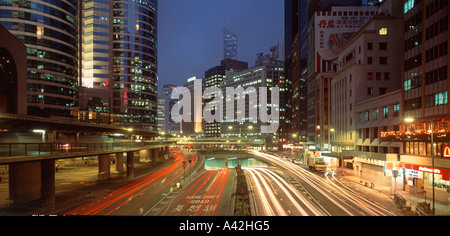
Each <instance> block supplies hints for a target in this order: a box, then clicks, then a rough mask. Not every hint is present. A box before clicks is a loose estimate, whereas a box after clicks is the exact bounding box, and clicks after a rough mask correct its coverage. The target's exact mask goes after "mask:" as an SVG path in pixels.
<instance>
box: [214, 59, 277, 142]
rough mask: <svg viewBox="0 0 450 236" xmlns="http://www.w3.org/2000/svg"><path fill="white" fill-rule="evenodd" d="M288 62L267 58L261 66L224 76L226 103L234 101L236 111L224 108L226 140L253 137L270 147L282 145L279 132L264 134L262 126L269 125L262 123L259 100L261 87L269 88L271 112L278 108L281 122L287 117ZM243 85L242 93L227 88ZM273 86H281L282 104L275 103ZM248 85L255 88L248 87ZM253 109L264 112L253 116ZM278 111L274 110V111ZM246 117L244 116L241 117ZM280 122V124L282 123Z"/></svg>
mask: <svg viewBox="0 0 450 236" xmlns="http://www.w3.org/2000/svg"><path fill="white" fill-rule="evenodd" d="M284 83H285V78H284V63H283V62H282V61H277V60H274V59H267V60H265V61H264V62H263V63H262V64H261V65H259V66H254V67H251V68H248V69H245V70H241V71H235V70H229V71H227V73H226V77H225V78H224V79H223V82H222V85H221V88H222V94H223V96H224V101H223V106H224V107H226V109H228V108H229V107H228V106H227V104H226V103H229V102H231V101H233V102H234V111H233V112H229V111H228V110H227V111H225V109H224V120H223V122H222V123H220V124H219V127H220V136H221V137H222V138H226V139H234V140H240V139H242V140H244V139H246V140H252V141H261V139H263V140H265V143H266V145H267V146H268V147H272V146H273V145H277V144H278V137H279V135H278V132H275V133H269V134H262V133H261V128H260V127H261V125H267V124H266V123H262V122H261V121H260V119H258V117H260V116H261V113H259V112H260V111H259V110H258V109H260V106H261V103H258V101H260V100H259V96H258V95H259V88H261V87H266V88H267V96H268V98H267V110H270V111H271V112H273V111H274V109H277V110H278V114H279V117H277V118H278V121H273V122H281V121H283V120H284V119H285V113H284V110H282V105H283V104H284V99H283V96H282V94H283V92H284ZM227 87H231V88H234V89H236V88H239V87H241V88H243V89H244V91H245V92H244V93H242V94H233V95H230V94H227V93H226V90H227V89H226V88H227ZM273 87H279V88H280V96H279V103H278V104H275V103H272V101H273V100H272V97H271V92H270V91H269V90H270V89H271V88H273ZM248 88H255V90H252V89H250V90H247V89H248ZM240 107H245V110H240V109H239V108H240ZM252 110H253V111H256V112H257V114H260V115H259V116H258V117H252V116H251V115H250V114H252ZM231 113H232V114H234V117H228V116H227V114H231ZM272 114H274V113H272ZM241 116H242V117H241ZM278 125H279V123H278Z"/></svg>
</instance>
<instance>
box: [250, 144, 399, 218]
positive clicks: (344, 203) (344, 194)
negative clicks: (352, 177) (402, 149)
mask: <svg viewBox="0 0 450 236" xmlns="http://www.w3.org/2000/svg"><path fill="white" fill-rule="evenodd" d="M254 154H255V155H257V156H259V157H262V158H265V159H267V160H269V161H271V162H272V163H274V164H276V165H278V166H280V167H282V168H284V169H286V170H288V171H289V172H290V173H291V174H293V175H294V176H295V177H296V178H299V179H301V180H303V181H305V182H306V183H307V184H309V185H311V186H312V187H314V189H315V190H317V191H318V192H319V193H320V194H322V195H323V196H325V197H326V198H327V199H328V200H329V201H331V202H332V203H333V204H335V205H336V206H338V207H339V208H340V209H341V210H343V211H344V212H345V213H346V214H348V215H354V212H355V211H356V212H357V213H358V214H361V215H366V214H368V215H395V214H394V213H392V212H390V211H388V210H387V209H385V208H383V207H382V206H379V205H377V204H375V203H373V202H371V201H369V200H367V199H365V198H363V197H361V196H358V194H357V193H355V192H354V191H352V190H351V189H349V188H348V187H347V186H345V185H343V184H342V183H340V181H339V180H337V179H336V178H335V177H334V176H333V177H332V178H333V180H334V181H332V179H330V177H329V176H328V175H327V174H326V175H325V177H326V179H324V178H322V177H320V176H318V175H316V174H313V173H311V172H310V171H308V170H305V169H303V168H302V167H300V166H298V165H294V164H292V163H290V162H287V161H284V160H280V159H279V158H277V157H275V156H272V155H268V154H265V153H261V152H257V151H255V152H254ZM335 182H337V183H340V185H342V186H343V187H340V186H339V185H337V184H336V183H335ZM333 192H334V193H333ZM350 202H351V203H353V204H349V203H350ZM358 208H360V209H358Z"/></svg>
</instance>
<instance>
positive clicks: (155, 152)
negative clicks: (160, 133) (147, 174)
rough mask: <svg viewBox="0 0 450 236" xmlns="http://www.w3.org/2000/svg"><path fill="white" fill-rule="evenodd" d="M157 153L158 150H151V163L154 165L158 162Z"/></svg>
mask: <svg viewBox="0 0 450 236" xmlns="http://www.w3.org/2000/svg"><path fill="white" fill-rule="evenodd" d="M158 154H159V153H158V148H153V149H152V158H153V162H154V163H156V162H158V161H159V159H158V156H159V155H158Z"/></svg>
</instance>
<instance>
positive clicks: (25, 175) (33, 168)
mask: <svg viewBox="0 0 450 236" xmlns="http://www.w3.org/2000/svg"><path fill="white" fill-rule="evenodd" d="M41 196H42V194H41V162H40V161H35V162H22V163H11V164H9V198H10V199H12V200H13V201H14V203H22V202H29V201H34V200H39V199H41Z"/></svg>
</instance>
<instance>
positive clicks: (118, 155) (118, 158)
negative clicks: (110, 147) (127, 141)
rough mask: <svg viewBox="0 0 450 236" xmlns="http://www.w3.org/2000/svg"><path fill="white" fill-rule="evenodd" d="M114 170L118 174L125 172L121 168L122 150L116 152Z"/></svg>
mask: <svg viewBox="0 0 450 236" xmlns="http://www.w3.org/2000/svg"><path fill="white" fill-rule="evenodd" d="M116 171H117V172H119V173H120V174H122V173H124V172H125V170H124V169H123V152H118V153H116Z"/></svg>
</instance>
